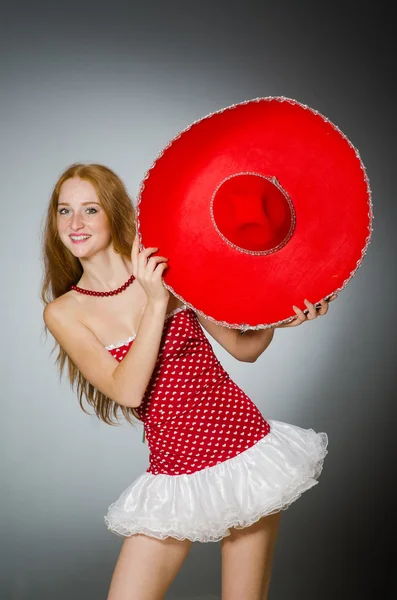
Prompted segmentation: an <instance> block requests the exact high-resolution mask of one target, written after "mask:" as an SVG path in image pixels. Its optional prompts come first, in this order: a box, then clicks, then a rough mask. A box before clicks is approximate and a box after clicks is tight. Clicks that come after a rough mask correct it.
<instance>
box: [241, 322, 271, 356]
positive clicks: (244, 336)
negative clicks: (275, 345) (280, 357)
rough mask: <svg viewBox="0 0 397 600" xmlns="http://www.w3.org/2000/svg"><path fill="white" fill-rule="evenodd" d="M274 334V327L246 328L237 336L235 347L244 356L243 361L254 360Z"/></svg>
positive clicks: (268, 343)
mask: <svg viewBox="0 0 397 600" xmlns="http://www.w3.org/2000/svg"><path fill="white" fill-rule="evenodd" d="M273 336H274V328H273V327H271V328H269V329H257V330H256V329H248V330H247V331H245V332H244V333H240V332H239V334H238V336H237V342H236V348H237V353H238V354H239V355H240V356H244V357H245V359H244V360H245V362H255V361H256V360H257V358H259V356H260V355H261V354H262V352H264V351H265V350H266V348H267V347H268V346H269V345H270V343H271V341H272V339H273Z"/></svg>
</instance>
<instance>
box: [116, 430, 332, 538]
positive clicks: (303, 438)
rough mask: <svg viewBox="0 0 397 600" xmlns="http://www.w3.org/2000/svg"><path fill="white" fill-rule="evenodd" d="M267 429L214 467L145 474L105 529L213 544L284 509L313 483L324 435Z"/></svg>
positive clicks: (322, 452) (324, 451) (121, 499)
mask: <svg viewBox="0 0 397 600" xmlns="http://www.w3.org/2000/svg"><path fill="white" fill-rule="evenodd" d="M267 422H268V423H269V425H270V432H269V433H268V434H267V435H266V436H265V437H263V438H262V439H261V440H259V442H257V443H256V444H254V445H253V446H251V448H248V449H247V450H245V451H244V452H242V453H241V454H238V455H237V456H235V457H233V458H230V459H228V460H226V461H225V462H222V463H219V464H217V465H215V466H213V467H208V468H205V469H202V470H200V471H197V472H196V473H192V474H188V475H161V474H160V475H152V474H150V473H147V472H146V473H144V474H142V475H141V476H139V477H138V478H137V479H136V480H135V481H134V482H133V483H132V484H131V485H130V486H129V487H128V488H127V489H126V490H124V492H122V494H121V495H120V497H119V498H118V500H116V502H114V503H113V504H111V505H110V506H109V509H108V513H107V515H106V516H105V517H104V520H105V523H106V526H107V527H108V529H109V530H110V531H112V532H113V533H115V534H116V535H119V536H121V537H129V536H131V535H134V534H136V533H143V534H146V535H148V536H151V537H155V538H158V539H164V538H167V537H172V538H175V539H178V540H185V539H189V540H191V541H193V542H194V541H198V542H217V541H219V540H221V539H222V538H224V537H226V536H228V535H230V528H232V527H234V528H237V529H241V528H243V527H248V526H249V525H252V524H253V523H255V522H256V521H258V520H259V519H260V518H261V517H264V516H268V515H271V514H274V513H276V512H279V511H280V510H286V509H287V508H288V507H289V506H290V505H291V504H292V503H293V502H294V501H295V500H297V499H298V498H299V497H300V496H301V495H302V494H303V492H305V491H306V490H308V489H310V488H312V487H313V486H315V485H316V484H317V483H318V481H317V479H318V477H319V476H320V474H321V472H322V469H323V462H324V458H325V456H326V455H327V454H328V451H327V446H328V436H327V434H326V433H324V432H321V433H316V432H315V431H314V430H313V429H302V428H301V427H298V426H296V425H291V424H288V423H283V422H281V421H275V420H270V419H267Z"/></svg>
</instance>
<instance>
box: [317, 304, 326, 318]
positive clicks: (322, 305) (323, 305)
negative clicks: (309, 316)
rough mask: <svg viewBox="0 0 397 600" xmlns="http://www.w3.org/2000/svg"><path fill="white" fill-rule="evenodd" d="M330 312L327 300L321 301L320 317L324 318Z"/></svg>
mask: <svg viewBox="0 0 397 600" xmlns="http://www.w3.org/2000/svg"><path fill="white" fill-rule="evenodd" d="M327 312H328V302H327V301H326V300H321V302H320V308H319V309H318V315H319V316H320V317H323V316H324V315H326V314H327Z"/></svg>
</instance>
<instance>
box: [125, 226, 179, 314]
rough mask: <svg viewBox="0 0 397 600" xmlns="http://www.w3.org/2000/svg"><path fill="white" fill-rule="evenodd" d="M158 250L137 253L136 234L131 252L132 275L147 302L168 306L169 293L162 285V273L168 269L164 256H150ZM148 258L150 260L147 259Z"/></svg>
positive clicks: (150, 249) (147, 249)
mask: <svg viewBox="0 0 397 600" xmlns="http://www.w3.org/2000/svg"><path fill="white" fill-rule="evenodd" d="M157 250H158V248H146V249H145V250H142V251H141V252H139V242H138V234H136V235H135V239H134V243H133V244H132V250H131V262H132V274H133V275H134V277H135V278H136V279H137V280H138V281H139V283H140V284H141V286H142V287H143V289H144V290H145V292H146V296H147V298H148V301H153V302H155V303H158V302H165V303H166V304H168V299H169V296H170V292H169V291H168V289H167V288H166V287H165V286H164V284H163V278H162V275H163V272H164V271H165V269H166V268H167V267H168V264H167V261H168V258H166V257H165V256H150V255H151V254H153V252H156V251H157ZM149 257H150V258H149Z"/></svg>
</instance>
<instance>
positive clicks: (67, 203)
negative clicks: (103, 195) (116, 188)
mask: <svg viewBox="0 0 397 600" xmlns="http://www.w3.org/2000/svg"><path fill="white" fill-rule="evenodd" d="M61 204H64V205H65V206H70V204H69V202H58V206H60V205H61ZM81 204H82V205H83V206H85V205H86V204H98V206H100V204H99V202H82V203H81Z"/></svg>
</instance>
